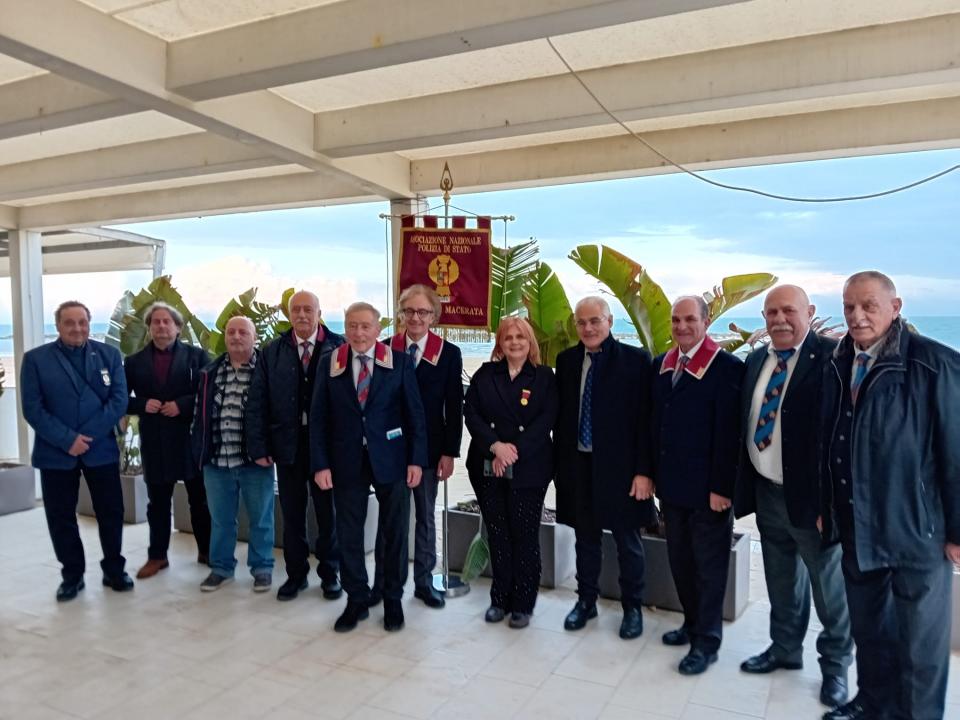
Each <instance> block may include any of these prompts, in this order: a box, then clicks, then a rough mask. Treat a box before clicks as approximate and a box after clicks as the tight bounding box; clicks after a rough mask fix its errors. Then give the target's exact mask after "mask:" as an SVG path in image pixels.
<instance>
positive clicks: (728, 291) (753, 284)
mask: <svg viewBox="0 0 960 720" xmlns="http://www.w3.org/2000/svg"><path fill="white" fill-rule="evenodd" d="M776 282H777V276H776V275H771V274H770V273H749V274H747V275H730V276H729V277H725V278H724V279H723V280H721V281H720V285H719V286H715V287H714V288H713V292H705V293H704V294H703V299H704V300H706V302H707V308H708V309H709V310H710V320H711V322H712V321H714V320H716V319H717V318H718V317H720V316H721V315H723V314H724V313H725V312H727V310H729V309H730V308H733V307H736V306H737V305H739V304H740V303H744V302H746V301H747V300H749V299H750V298H752V297H756V296H757V295H759V294H760V293H762V292H763V291H764V290H766V289H767V288H770V287H773V286H774V285H775V284H776Z"/></svg>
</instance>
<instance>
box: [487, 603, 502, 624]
mask: <svg viewBox="0 0 960 720" xmlns="http://www.w3.org/2000/svg"><path fill="white" fill-rule="evenodd" d="M505 616H506V613H505V612H504V611H503V608H498V607H497V606H496V605H491V606H490V607H488V608H487V612H485V613H484V615H483V619H484V620H486V621H487V622H488V623H498V622H500V621H501V620H503V618H504V617H505Z"/></svg>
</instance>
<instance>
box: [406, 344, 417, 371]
mask: <svg viewBox="0 0 960 720" xmlns="http://www.w3.org/2000/svg"><path fill="white" fill-rule="evenodd" d="M419 349H420V346H419V345H417V344H416V343H410V347H408V348H407V355H409V356H410V359H411V360H412V361H413V366H414V367H416V366H417V350H419Z"/></svg>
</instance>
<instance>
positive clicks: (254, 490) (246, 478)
mask: <svg viewBox="0 0 960 720" xmlns="http://www.w3.org/2000/svg"><path fill="white" fill-rule="evenodd" d="M203 484H204V486H205V487H206V489H207V505H208V506H209V507H210V520H211V532H210V569H211V570H212V571H213V572H215V573H216V574H217V575H222V576H223V577H233V572H234V569H235V568H236V567H237V558H236V557H235V556H234V550H236V547H237V510H238V509H239V503H240V496H241V495H242V496H243V505H244V507H245V508H246V510H247V516H248V517H249V518H250V534H249V537H248V539H247V565H249V566H250V573H251V574H252V575H255V574H257V573H258V572H271V571H272V570H273V502H274V499H273V466H272V465H271V466H270V467H260V466H259V465H255V464H253V463H250V464H248V465H241V466H240V467H235V468H230V469H227V468H219V467H216V466H214V465H204V466H203Z"/></svg>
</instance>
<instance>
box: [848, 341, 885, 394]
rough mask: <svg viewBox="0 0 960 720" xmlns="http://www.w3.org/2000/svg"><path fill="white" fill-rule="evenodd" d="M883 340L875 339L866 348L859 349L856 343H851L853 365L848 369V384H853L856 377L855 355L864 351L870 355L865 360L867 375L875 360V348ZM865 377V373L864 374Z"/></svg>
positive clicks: (878, 346) (877, 347)
mask: <svg viewBox="0 0 960 720" xmlns="http://www.w3.org/2000/svg"><path fill="white" fill-rule="evenodd" d="M882 342H883V338H880V339H879V340H877V341H876V342H875V343H874V344H873V345H871V346H870V347H868V348H867V349H866V350H861V349H860V348H858V347H857V344H856V343H854V344H853V367H852V368H851V369H850V385H851V386H852V385H853V381H854V379H856V377H857V357H859V355H860V353H866V354H867V355H869V356H870V359H869V360H867V375H869V374H870V369H871V368H872V367H873V364H874V363H875V362H876V361H877V350H878V349H879V348H880V343H882ZM864 378H866V375H864Z"/></svg>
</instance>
